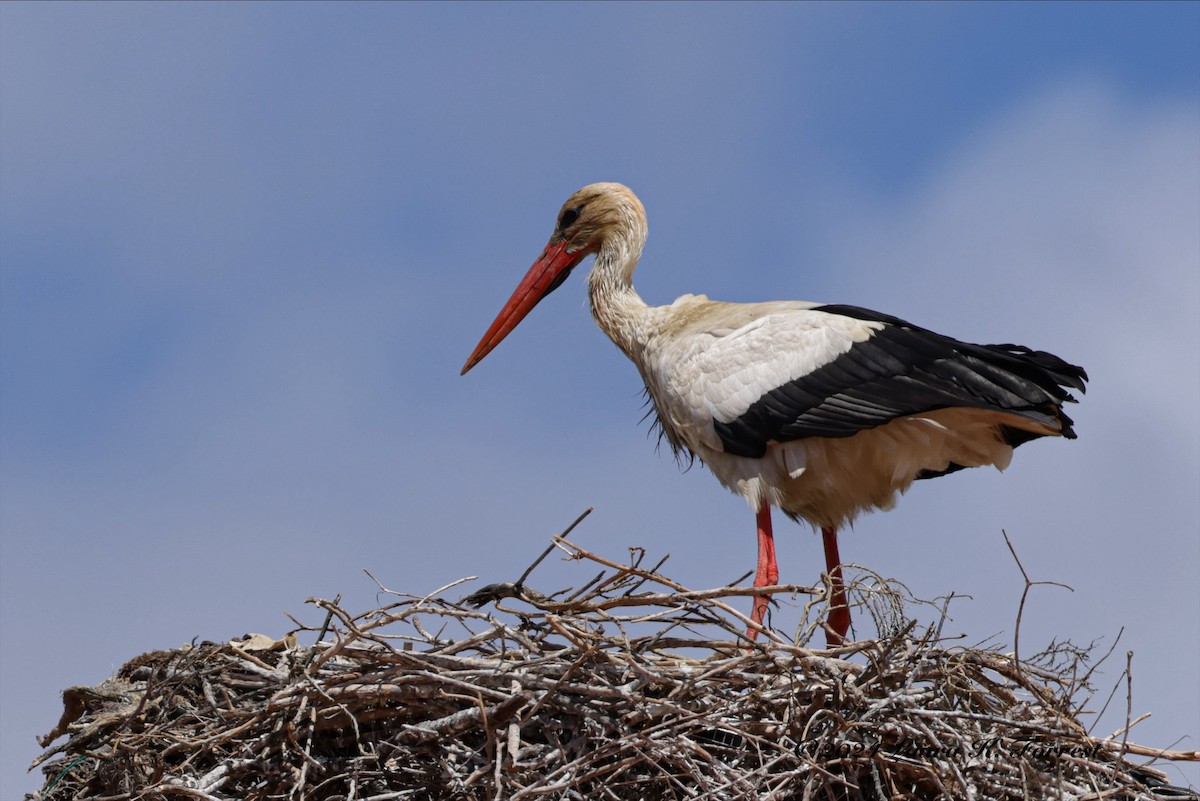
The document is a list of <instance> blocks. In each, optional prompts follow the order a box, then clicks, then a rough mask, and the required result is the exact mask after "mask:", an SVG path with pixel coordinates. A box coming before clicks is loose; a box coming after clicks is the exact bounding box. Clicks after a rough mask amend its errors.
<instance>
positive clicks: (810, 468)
mask: <svg viewBox="0 0 1200 801" xmlns="http://www.w3.org/2000/svg"><path fill="white" fill-rule="evenodd" d="M646 234H647V227H646V216H645V211H644V209H643V208H642V204H641V202H640V201H639V200H638V199H637V197H636V196H635V195H634V194H633V192H631V191H630V190H629V189H628V188H626V187H624V186H622V185H620V184H612V183H600V184H592V185H590V186H587V187H584V188H583V189H581V190H579V191H578V192H576V193H575V194H574V195H572V196H571V197H570V198H569V199H568V200H567V202H566V203H565V204H564V205H563V208H562V210H561V211H560V213H559V217H558V223H557V225H556V228H555V232H554V234H553V236H552V237H551V239H550V242H549V244H548V245H547V246H546V249H545V251H544V252H543V254H542V256H541V257H540V258H539V259H538V260H537V261H536V262H535V263H534V265H533V267H532V268H530V270H529V272H528V274H527V275H526V276H525V279H524V280H523V281H522V282H521V284H520V285H519V286H518V287H517V289H516V291H515V292H514V293H513V295H512V297H511V298H510V299H509V301H508V303H507V304H506V305H505V307H504V309H502V310H501V312H500V314H499V315H498V316H497V318H496V320H495V322H494V323H493V324H492V326H491V328H489V329H488V332H487V333H486V334H484V336H483V339H481V340H480V342H479V345H478V346H477V347H476V349H475V351H474V352H473V353H472V355H471V357H470V358H469V359H468V360H467V363H466V364H465V365H464V367H463V372H464V373H466V371H467V370H469V369H471V367H473V366H474V365H475V364H476V363H477V362H478V361H479V360H480V359H482V358H483V357H484V356H486V355H487V354H488V353H489V352H490V351H491V350H492V348H494V347H495V346H496V345H497V344H498V343H499V342H500V340H502V339H503V338H504V337H505V336H507V335H508V333H509V332H510V331H511V330H512V329H513V328H514V327H516V325H517V323H519V322H520V320H521V319H522V318H523V317H524V316H525V315H526V314H528V313H529V311H530V310H531V309H532V308H533V307H534V306H535V305H536V304H537V303H538V301H540V300H541V299H542V298H543V297H545V296H546V295H548V294H549V293H550V292H552V291H553V290H554V289H555V288H557V287H558V286H559V285H560V284H561V283H562V282H563V281H564V280H565V279H566V277H567V275H568V274H569V273H570V271H571V270H572V269H573V268H574V267H575V266H576V265H578V264H579V263H580V262H581V261H582V260H583V259H584V258H586V257H587V256H588V255H592V254H595V256H596V262H595V265H594V266H593V268H592V271H591V273H590V274H589V276H588V293H589V299H590V301H591V309H592V315H593V316H594V318H595V320H596V323H597V324H598V325H599V327H600V328H601V329H602V330H603V331H604V332H605V333H606V334H607V335H608V336H609V338H611V339H612V341H613V342H614V343H616V345H617V347H619V348H620V349H621V350H622V351H623V352H624V353H625V355H626V356H628V357H629V358H630V360H631V361H633V363H634V364H635V365H636V366H637V368H638V371H639V373H641V377H642V380H643V382H644V383H645V385H646V389H647V392H648V393H649V396H650V399H651V402H652V403H653V407H654V411H655V414H656V415H657V418H658V423H659V425H660V426H661V431H662V435H663V437H664V438H665V439H666V440H667V442H668V443H669V444H670V445H671V447H672V448H673V449H674V450H675V451H676V453H679V454H687V455H691V456H694V457H695V458H698V459H699V460H700V461H701V462H703V463H704V464H705V465H706V466H707V467H708V468H709V469H710V470H711V471H712V472H713V474H714V475H715V476H716V477H717V479H718V480H719V481H720V482H721V483H722V484H723V485H724V486H726V487H727V488H729V489H730V490H732V491H733V492H735V493H737V494H739V495H741V496H742V497H744V498H745V499H746V501H747V502H748V503H749V505H750V507H751V508H752V509H753V510H754V511H755V512H756V518H757V528H758V543H759V558H758V571H757V574H756V577H755V586H756V587H764V586H771V585H774V584H776V583H777V581H778V569H777V567H776V565H775V554H774V542H773V535H772V530H771V518H770V508H771V507H772V506H775V507H778V508H779V509H781V510H782V511H783V512H784V513H785V514H787V515H788V516H789V517H791V518H793V519H797V520H805V521H808V522H809V523H811V524H812V525H813V526H814V527H817V528H820V529H821V530H822V534H823V539H824V544H825V551H826V567H827V570H828V572H829V575H830V579H831V586H832V589H833V593H832V597H831V599H830V606H831V613H830V618H829V626H828V628H827V632H828V638H829V641H830V643H831V644H837V643H840V642H841V641H842V639H843V638H844V637H845V635H846V632H847V630H848V628H849V622H850V621H849V611H848V608H847V605H846V599H845V595H844V591H843V589H842V582H841V570H840V558H839V556H838V553H837V534H836V532H837V529H838V528H840V527H842V526H844V525H846V524H848V523H850V522H851V521H853V520H854V518H855V517H856V516H857V515H858V514H860V513H862V512H864V511H869V510H873V509H887V508H890V507H891V506H892V505H893V504H894V503H895V501H896V498H897V496H898V494H900V493H902V492H904V491H905V490H906V489H908V487H909V486H910V485H911V484H912V482H913V481H914V480H916V479H921V478H930V477H933V476H939V475H944V474H946V473H949V472H953V471H955V470H958V469H961V468H965V467H978V466H982V465H994V466H995V467H997V468H1000V469H1003V468H1005V467H1007V466H1008V463H1009V460H1010V459H1011V457H1012V450H1013V448H1015V447H1016V446H1018V445H1020V444H1022V443H1024V442H1027V441H1028V440H1031V439H1036V438H1038V437H1043V436H1065V437H1068V438H1073V437H1074V436H1075V433H1074V431H1073V430H1072V428H1071V420H1070V418H1068V417H1067V416H1066V415H1065V414H1064V413H1063V412H1062V404H1063V403H1064V402H1067V401H1072V400H1074V398H1072V397H1071V395H1070V393H1069V392H1068V390H1067V387H1071V388H1076V389H1079V390H1081V391H1082V390H1083V389H1084V382H1085V380H1086V377H1087V376H1086V374H1085V373H1084V371H1083V370H1082V368H1079V367H1075V366H1073V365H1070V364H1067V363H1066V362H1064V361H1063V360H1061V359H1059V358H1058V357H1056V356H1052V355H1050V354H1048V353H1044V352H1040V351H1031V350H1029V349H1027V348H1023V347H1019V346H1014V345H971V344H967V343H963V342H959V341H957V340H954V339H951V338H950V337H945V336H942V335H940V334H936V333H934V332H932V331H929V330H926V329H923V328H920V327H918V326H914V325H911V324H909V323H907V322H905V321H903V320H900V319H898V318H895V317H891V316H889V315H885V314H879V313H876V312H872V311H869V310H867V309H861V308H858V307H853V306H837V305H826V304H818V303H807V302H802V301H776V302H766V303H722V302H718V301H711V300H709V299H708V298H707V297H705V296H703V295H684V296H682V297H680V298H678V299H677V300H676V301H675V302H674V303H672V304H670V305H669V306H649V305H647V304H646V303H645V302H644V301H643V300H642V299H641V297H639V296H638V294H637V293H636V292H635V291H634V288H633V272H634V269H635V267H636V266H637V263H638V259H639V258H640V256H641V253H642V248H643V246H644V244H645V241H646ZM766 606H767V599H766V597H765V596H759V597H758V598H756V601H755V605H754V610H753V614H752V619H753V620H754V621H755V623H761V620H762V617H763V614H764V613H765V611H766ZM754 632H755V629H753V628H752V629H751V635H752V636H753V634H754Z"/></svg>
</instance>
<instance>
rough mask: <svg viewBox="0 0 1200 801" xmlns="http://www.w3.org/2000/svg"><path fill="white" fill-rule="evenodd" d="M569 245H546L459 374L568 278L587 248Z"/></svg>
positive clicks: (558, 243)
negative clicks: (572, 248) (569, 249)
mask: <svg viewBox="0 0 1200 801" xmlns="http://www.w3.org/2000/svg"><path fill="white" fill-rule="evenodd" d="M568 244H570V243H569V242H567V241H563V242H551V243H550V244H548V245H546V249H545V250H543V251H542V255H541V256H539V257H538V260H537V261H535V262H534V263H533V266H532V267H530V268H529V272H527V273H525V277H524V278H522V279H521V283H519V284H517V288H516V289H515V290H513V293H512V297H510V298H509V299H508V303H505V304H504V308H503V309H501V310H500V313H499V314H497V315H496V319H495V320H493V321H492V325H491V327H490V328H488V330H487V333H486V334H484V335H483V339H481V340H479V344H478V345H476V346H475V350H474V351H472V353H471V358H469V359H467V363H466V364H464V365H463V369H462V372H461V373H460V374H459V375H466V374H467V371H468V370H470V369H471V368H472V367H474V366H475V365H476V364H478V363H479V362H480V361H481V360H482V359H483V357H484V356H487V355H488V354H489V353H491V352H492V348H494V347H496V346H497V345H499V344H500V342H501V341H502V340H503V339H504V338H505V337H506V336H508V334H509V332H511V331H512V330H513V329H514V328H516V327H517V324H518V323H520V322H521V321H522V320H524V319H525V315H527V314H529V312H530V311H532V310H533V307H534V306H536V305H538V303H539V302H540V301H541V299H542V298H544V297H546V296H547V295H549V294H550V293H551V292H553V291H554V290H555V289H557V288H558V286H559V284H561V283H562V282H563V281H565V280H566V278H567V276H568V275H569V274H570V272H571V269H572V268H574V267H575V265H577V264H579V262H581V261H583V259H584V257H585V256H586V255H587V251H586V250H580V251H578V252H576V253H568V252H567V245H568Z"/></svg>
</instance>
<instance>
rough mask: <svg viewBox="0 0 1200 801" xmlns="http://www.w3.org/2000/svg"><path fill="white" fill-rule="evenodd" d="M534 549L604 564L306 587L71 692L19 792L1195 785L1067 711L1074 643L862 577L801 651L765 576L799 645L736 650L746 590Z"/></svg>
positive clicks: (774, 641)
mask: <svg viewBox="0 0 1200 801" xmlns="http://www.w3.org/2000/svg"><path fill="white" fill-rule="evenodd" d="M555 545H556V546H557V547H558V548H560V549H562V550H563V551H564V552H566V553H567V554H568V555H570V556H571V557H572V558H574V559H577V560H579V561H580V562H582V563H584V564H585V565H591V567H588V570H589V571H591V570H594V569H595V567H599V568H600V574H599V575H598V576H597V577H596V578H594V579H592V580H590V581H588V582H587V583H586V584H584V586H583V587H582V588H580V589H575V590H564V591H562V592H560V593H555V594H554V595H553V596H545V595H542V594H540V593H537V592H536V591H533V590H530V589H529V588H528V587H526V586H525V585H524V581H525V578H526V577H527V576H528V573H529V571H526V575H525V576H522V577H521V579H520V580H519V581H517V582H514V583H511V584H504V585H490V586H489V587H488V588H485V590H484V591H481V592H479V593H476V594H474V595H473V596H470V597H469V600H471V601H472V602H474V603H476V604H495V607H494V609H492V608H490V607H489V608H477V607H475V606H473V605H472V604H471V603H465V602H456V601H452V600H447V599H446V598H443V597H440V596H441V594H442V593H444V592H446V591H448V590H450V589H451V588H452V587H453V586H454V585H451V587H448V588H443V589H442V590H441V591H439V592H438V593H435V594H433V595H427V596H415V595H408V594H404V593H396V592H392V591H390V590H386V589H385V588H383V587H382V586H381V587H380V589H381V591H383V592H385V593H387V594H388V595H390V596H391V599H392V601H391V603H389V604H388V605H386V606H384V607H383V608H380V609H375V610H372V611H369V612H366V613H363V614H353V613H351V612H349V611H347V610H346V609H344V608H343V607H342V606H341V605H340V603H339V601H338V600H336V599H335V600H333V601H328V600H321V599H310V601H311V602H312V603H313V604H314V605H315V606H317V607H318V608H320V609H321V610H324V614H323V615H322V616H321V617H322V619H324V621H325V622H324V625H322V626H314V627H311V628H310V627H307V626H300V628H299V629H297V630H296V631H293V632H292V633H290V634H288V635H287V636H286V637H284V638H283V639H281V640H278V641H275V640H271V639H270V638H264V637H256V638H254V639H251V640H235V641H232V642H229V643H207V642H206V643H200V644H198V645H193V646H189V647H184V648H179V649H175V650H170V651H157V652H154V653H149V654H144V655H143V656H140V657H138V658H137V659H134V660H133V661H131V662H129V663H128V664H126V665H125V666H124V667H122V668H121V670H120V671H118V673H117V675H116V676H115V677H113V678H112V679H109V680H108V681H106V682H104V683H103V684H102V685H100V686H99V687H95V688H85V687H74V688H70V689H68V690H66V691H65V692H64V694H63V697H64V706H65V711H64V715H63V719H62V720H61V721H60V722H59V725H58V726H56V727H55V729H54V730H53V731H51V732H50V734H49V735H47V737H45V738H42V744H43V746H45V747H47V749H48V750H47V751H46V752H45V753H44V754H43V755H42V756H41V757H40V758H39V759H38V760H37V762H35V765H38V764H40V765H41V769H42V771H43V773H44V775H45V784H44V789H43V790H42V791H41V793H40V794H39V795H38V796H36V797H37V798H39V799H44V800H49V799H80V800H81V801H84V800H89V799H90V800H91V801H100V800H101V799H103V800H104V801H132V800H133V799H140V800H144V801H156V800H157V799H205V800H211V799H246V800H247V801H259V800H261V801H266V799H330V800H332V799H356V800H358V801H365V800H366V799H370V801H388V800H390V799H413V800H414V801H426V800H428V801H433V800H434V799H462V800H463V801H467V800H469V799H471V800H473V799H480V800H481V801H482V800H483V799H487V801H493V800H494V799H593V798H595V799H634V798H636V799H647V801H650V800H652V799H668V798H670V799H742V798H762V799H792V798H796V799H829V800H831V801H832V800H833V799H839V800H840V799H936V798H946V799H957V798H981V799H984V798H986V799H1031V798H1037V799H1042V798H1056V799H1057V798H1062V799H1066V798H1071V799H1102V798H1104V799H1110V798H1111V799H1166V798H1192V799H1196V798H1197V796H1196V795H1195V793H1192V792H1191V791H1185V790H1180V789H1179V788H1173V787H1170V786H1169V785H1167V784H1165V777H1164V775H1163V774H1162V773H1161V772H1159V771H1158V770H1157V769H1155V768H1154V767H1152V766H1151V765H1152V764H1155V763H1160V764H1161V763H1164V762H1167V761H1171V760H1193V761H1194V760H1197V759H1200V755H1198V754H1197V752H1195V751H1188V752H1182V751H1162V750H1157V749H1152V748H1147V747H1144V746H1138V745H1135V744H1133V743H1129V742H1127V736H1128V734H1127V732H1126V731H1124V730H1123V731H1121V732H1119V733H1118V734H1117V735H1114V736H1113V737H1111V738H1103V737H1096V736H1093V735H1091V734H1090V733H1089V732H1088V730H1087V728H1086V727H1085V726H1084V725H1083V724H1082V723H1081V722H1080V720H1079V714H1080V712H1079V710H1080V708H1081V707H1082V705H1083V702H1081V701H1080V700H1079V699H1080V697H1081V696H1087V697H1091V695H1092V694H1094V691H1093V689H1092V688H1091V687H1090V685H1089V684H1088V680H1089V679H1090V677H1091V675H1092V672H1091V670H1092V669H1094V668H1092V669H1089V668H1088V667H1087V663H1088V661H1089V658H1090V649H1079V648H1075V647H1074V646H1070V645H1069V644H1059V645H1056V646H1053V647H1052V648H1050V649H1049V650H1047V651H1045V652H1043V653H1041V654H1039V655H1037V656H1035V657H1033V658H1031V659H1028V660H1023V661H1021V662H1020V663H1018V662H1017V660H1016V658H1015V656H1014V655H1012V654H1006V653H1002V652H1001V651H1000V650H999V649H997V648H994V647H993V648H966V647H960V646H955V645H952V644H950V643H947V642H946V641H943V640H941V639H940V621H939V622H938V623H935V624H934V625H932V626H930V627H929V628H928V629H927V630H924V631H918V632H917V633H915V634H914V630H916V628H917V627H916V623H915V621H911V620H906V619H904V618H903V614H902V613H903V608H904V603H903V602H904V600H905V599H904V595H903V593H902V592H901V591H900V589H899V588H898V587H897V586H896V585H895V584H894V583H888V582H883V581H882V580H879V579H878V578H877V577H875V578H874V579H873V580H872V582H871V583H870V584H869V585H868V584H867V583H866V582H860V583H859V584H858V585H856V587H855V589H856V592H857V597H858V598H859V603H860V604H861V605H864V608H865V609H866V611H868V612H871V614H872V616H873V617H875V619H876V627H877V628H878V629H880V630H881V631H886V632H887V634H886V635H881V636H879V637H878V638H876V639H868V640H864V641H860V642H856V643H853V644H851V645H848V646H845V647H842V648H838V649H835V650H817V649H813V648H810V647H807V645H806V643H807V642H808V639H809V638H810V637H811V636H812V635H813V634H814V633H816V632H817V630H818V624H819V618H818V617H817V614H818V613H819V612H820V611H821V610H820V609H819V608H818V606H817V601H818V600H820V599H822V597H823V595H822V592H823V591H822V590H821V589H819V588H817V589H814V588H808V587H795V586H786V587H780V588H779V591H780V592H786V593H795V594H808V595H810V596H812V598H813V599H814V600H812V601H809V602H808V604H807V606H805V609H806V611H807V612H808V613H809V618H807V619H806V622H805V624H804V625H802V626H801V628H800V635H799V636H798V638H797V639H796V640H794V641H793V640H788V639H785V638H783V637H781V636H780V635H779V633H778V632H769V634H770V636H769V637H767V638H766V640H767V641H766V642H765V643H760V644H759V645H751V644H750V643H749V642H748V641H747V640H746V639H745V637H744V636H743V635H744V632H745V626H746V624H747V622H748V621H747V620H746V618H745V617H744V616H743V615H742V614H741V613H740V612H738V611H737V609H735V608H734V607H733V606H731V605H730V604H728V603H727V600H728V599H730V598H741V597H744V596H746V595H749V594H752V592H753V591H752V590H749V589H747V588H734V587H722V588H717V589H713V590H705V591H690V590H687V589H686V588H684V587H683V586H682V585H680V584H678V583H676V582H673V581H671V580H669V579H667V578H666V577H664V576H663V575H661V574H660V573H659V572H658V570H659V567H661V562H660V563H659V564H658V565H656V566H654V567H653V568H647V567H644V566H643V565H642V561H643V556H644V554H642V553H640V552H637V551H635V552H634V555H633V556H632V558H631V560H630V562H629V563H625V564H621V563H617V562H614V561H612V560H608V559H604V558H602V557H600V556H597V555H595V554H591V553H589V552H587V551H585V550H584V549H582V548H580V547H579V546H577V545H575V544H573V543H571V542H569V541H567V540H566V539H561V538H560V539H557V540H556V542H555ZM544 556H545V554H543V557H544ZM539 560H540V559H539ZM535 565H536V563H535ZM532 567H533V566H531V570H532ZM464 600H468V599H464ZM306 632H318V640H319V642H317V643H316V645H314V646H312V647H311V648H307V647H302V646H301V645H299V644H298V639H299V638H300V635H305V633H306ZM63 735H66V736H67V739H65V740H63V741H62V742H61V743H59V744H58V745H53V746H52V743H54V741H56V740H58V739H59V738H60V737H62V736H63ZM1143 757H1146V758H1148V760H1146V761H1144V764H1140V763H1142V762H1143V760H1142V759H1141V758H1143Z"/></svg>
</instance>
